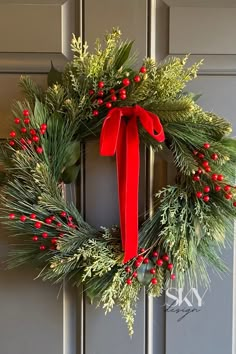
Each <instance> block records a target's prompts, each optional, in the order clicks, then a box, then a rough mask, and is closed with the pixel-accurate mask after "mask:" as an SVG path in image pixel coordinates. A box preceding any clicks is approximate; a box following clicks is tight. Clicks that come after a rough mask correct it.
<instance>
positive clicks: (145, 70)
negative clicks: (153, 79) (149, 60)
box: [139, 66, 147, 74]
mask: <svg viewBox="0 0 236 354" xmlns="http://www.w3.org/2000/svg"><path fill="white" fill-rule="evenodd" d="M139 71H140V73H143V74H145V73H146V72H147V69H146V68H145V66H141V68H140V69H139Z"/></svg>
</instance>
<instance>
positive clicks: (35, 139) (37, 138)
mask: <svg viewBox="0 0 236 354" xmlns="http://www.w3.org/2000/svg"><path fill="white" fill-rule="evenodd" d="M33 141H34V142H35V143H37V142H38V141H39V137H38V136H37V135H34V136H33Z"/></svg>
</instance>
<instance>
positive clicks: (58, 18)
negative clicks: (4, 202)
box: [0, 0, 236, 354]
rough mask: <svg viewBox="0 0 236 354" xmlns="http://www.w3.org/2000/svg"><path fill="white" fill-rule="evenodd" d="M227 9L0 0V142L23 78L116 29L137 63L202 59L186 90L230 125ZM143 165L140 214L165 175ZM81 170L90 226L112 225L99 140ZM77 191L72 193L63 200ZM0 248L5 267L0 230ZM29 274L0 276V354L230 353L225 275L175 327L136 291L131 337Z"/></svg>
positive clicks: (110, 190) (108, 165)
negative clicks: (77, 39)
mask: <svg viewBox="0 0 236 354" xmlns="http://www.w3.org/2000/svg"><path fill="white" fill-rule="evenodd" d="M222 4H223V5H222ZM202 6H204V7H202ZM205 6H206V7H205ZM230 6H231V8H230ZM232 6H234V4H233V2H232V1H222V2H221V1H220V0H219V1H212V0H205V1H204V2H202V1H197V0H182V1H181V0H166V1H161V0H156V1H155V0H119V1H115V0H99V1H96V0H86V1H83V0H67V1H65V0H64V1H63V0H24V1H23V0H5V1H4V0H0V112H1V125H0V126H1V128H0V138H5V137H6V136H7V134H8V131H9V129H10V122H11V119H12V117H11V115H10V103H11V100H12V99H15V98H19V97H20V93H19V90H18V88H17V82H18V80H19V76H20V74H21V73H30V74H31V75H32V77H33V78H34V79H35V80H36V81H37V82H39V83H40V84H42V85H43V86H46V73H47V72H48V70H49V67H50V60H51V59H52V60H53V62H54V64H55V65H56V66H57V67H58V68H60V67H63V65H64V63H65V62H66V60H68V59H69V58H70V52H69V43H70V37H71V33H72V32H73V33H75V34H77V35H81V36H82V37H83V38H84V39H87V40H88V41H89V43H90V45H91V46H92V42H93V41H94V39H95V38H96V37H97V36H102V35H103V34H104V32H105V31H107V30H110V29H111V28H112V27H114V26H119V27H120V28H121V29H122V32H123V33H124V37H129V38H130V39H136V48H137V50H138V51H139V58H140V59H141V58H142V57H144V56H145V55H152V56H156V58H158V59H162V58H164V57H165V56H168V55H169V54H177V55H182V54H185V53H188V52H191V53H193V60H194V59H197V58H198V57H202V56H204V57H206V64H205V66H204V67H203V69H202V71H201V72H200V78H199V79H198V80H197V81H196V82H194V83H192V84H191V86H190V89H191V90H193V91H197V92H202V93H204V96H203V98H202V99H201V101H200V102H201V104H202V105H203V106H204V107H205V108H206V109H209V110H212V109H214V111H216V112H218V113H221V114H223V115H224V116H226V117H228V118H229V119H231V121H232V122H234V126H235V128H236V124H235V117H234V112H235V111H236V110H235V108H236V107H235V99H234V97H235V92H236V80H235V69H234V68H235V63H236V60H235V54H236V52H235V51H236V49H235V46H234V45H233V43H234V39H235V35H236V29H235V24H234V23H235V20H234V19H235V18H236V12H235V11H236V9H235V8H233V7H232ZM199 23H201V26H199ZM216 37H217V38H216ZM141 165H142V166H141V168H142V174H141V183H140V184H141V188H140V210H144V208H145V205H146V203H148V204H151V195H152V192H154V191H155V189H156V188H158V187H159V186H161V184H162V183H163V181H164V180H166V179H167V178H168V159H167V160H166V161H163V160H161V159H160V158H158V157H156V156H153V155H152V154H149V155H147V153H146V152H145V151H144V149H143V150H142V162H141ZM152 166H154V169H155V173H154V177H155V179H154V181H153V174H152V173H151V167H152ZM83 167H84V169H85V179H84V180H83V181H82V185H81V186H79V188H80V189H81V200H82V211H83V213H84V215H85V216H86V219H87V220H88V221H89V222H90V223H92V224H94V225H96V226H98V227H99V226H101V225H102V226H106V225H111V224H114V223H117V222H118V210H117V197H116V191H117V186H116V172H115V171H116V170H115V161H114V159H112V158H106V159H105V158H101V157H100V156H99V152H98V141H92V142H89V143H88V144H86V146H85V158H84V166H83ZM146 172H147V173H146ZM71 193H72V194H71ZM75 194H76V193H75V187H73V188H72V189H70V190H68V194H67V198H70V199H71V198H74V195H75ZM0 246H1V248H0V252H1V257H2V260H4V258H5V256H6V253H7V248H8V246H7V235H6V234H5V233H4V232H3V231H2V230H1V242H0ZM225 258H226V259H227V262H228V264H229V266H230V268H231V269H233V251H232V250H228V249H226V250H225ZM36 274H37V273H36V272H33V271H31V270H30V267H26V268H25V269H18V270H15V271H11V272H7V273H6V272H4V271H1V272H0V286H1V291H0V309H1V316H0V354H42V353H45V354H46V353H47V354H49V353H50V354H111V353H112V354H118V353H124V354H126V353H127V354H128V353H131V354H134V353H135V354H165V353H166V354H199V352H201V353H203V354H213V353H214V354H223V353H224V354H231V353H234V333H233V332H234V320H233V319H234V316H233V311H234V302H233V295H234V278H233V274H232V273H231V274H229V275H227V276H225V279H224V280H223V281H222V280H220V279H219V278H217V277H216V276H215V275H213V281H212V287H211V290H209V291H207V293H206V295H205V296H204V300H203V306H202V307H201V309H199V310H200V311H199V312H196V313H192V314H190V315H188V316H187V317H186V318H185V319H183V320H182V321H180V322H178V316H177V314H176V313H175V312H172V313H171V312H169V313H166V312H165V309H164V306H163V305H164V303H165V301H168V299H165V298H164V297H163V298H161V299H158V300H154V301H152V299H148V298H147V297H146V296H145V294H144V293H142V294H141V295H140V301H139V306H138V308H137V316H136V322H135V334H134V336H133V339H132V340H130V338H129V337H128V334H127V330H126V325H125V324H124V322H123V320H122V319H121V318H120V315H119V313H118V310H115V311H114V312H112V313H111V314H109V315H107V316H105V315H104V313H103V311H102V310H101V309H96V308H95V307H94V306H92V305H90V304H89V303H88V302H87V301H86V299H85V298H84V296H83V295H82V292H81V289H77V290H75V289H71V288H70V286H69V285H66V284H64V286H63V287H62V288H58V287H56V286H52V285H50V284H47V283H42V282H41V281H39V280H35V281H34V280H33V278H34V277H35V275H36ZM204 292H205V289H199V293H200V294H203V293H204Z"/></svg>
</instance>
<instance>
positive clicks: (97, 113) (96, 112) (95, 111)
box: [93, 109, 99, 117]
mask: <svg viewBox="0 0 236 354" xmlns="http://www.w3.org/2000/svg"><path fill="white" fill-rule="evenodd" d="M98 115H99V112H98V111H97V110H96V109H95V110H94V111H93V116H94V117H97V116H98Z"/></svg>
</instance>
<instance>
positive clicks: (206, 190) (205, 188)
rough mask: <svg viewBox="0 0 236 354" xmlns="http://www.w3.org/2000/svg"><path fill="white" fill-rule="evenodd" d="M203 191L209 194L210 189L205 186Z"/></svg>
mask: <svg viewBox="0 0 236 354" xmlns="http://www.w3.org/2000/svg"><path fill="white" fill-rule="evenodd" d="M203 190H204V192H205V193H209V192H210V190H211V188H210V187H209V186H205V187H204V189H203Z"/></svg>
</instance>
